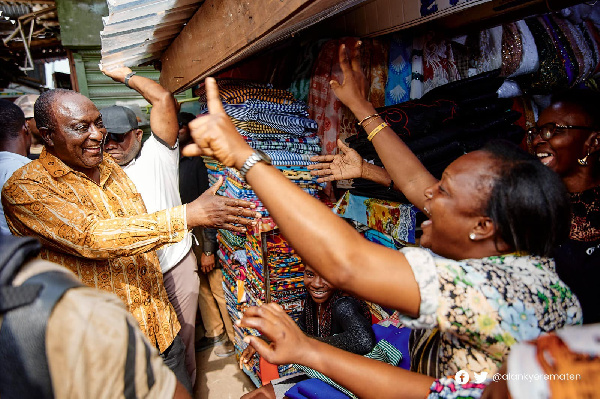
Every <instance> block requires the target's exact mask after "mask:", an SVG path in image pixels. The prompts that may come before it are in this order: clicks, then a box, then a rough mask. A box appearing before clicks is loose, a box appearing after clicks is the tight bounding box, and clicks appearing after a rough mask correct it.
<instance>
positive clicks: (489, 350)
mask: <svg viewBox="0 0 600 399" xmlns="http://www.w3.org/2000/svg"><path fill="white" fill-rule="evenodd" d="M347 58H348V57H347V54H346V48H345V47H344V46H341V47H340V63H341V67H342V71H343V72H344V81H343V82H342V83H341V84H340V83H338V82H335V81H332V82H331V85H332V87H333V89H334V90H335V93H336V95H337V96H338V97H339V98H340V100H341V101H342V102H343V103H344V104H345V105H346V106H348V107H349V108H350V110H351V111H352V112H353V113H354V115H355V116H356V117H357V119H358V120H364V119H372V120H374V123H371V124H370V125H368V126H370V127H369V129H367V131H369V132H370V135H369V136H370V138H371V139H372V142H373V144H374V146H375V148H376V150H377V151H378V153H379V155H380V158H381V159H382V161H383V163H384V165H385V167H386V169H387V170H388V172H389V173H390V176H391V177H392V178H393V180H394V182H395V184H396V185H397V186H398V187H399V188H401V189H402V191H403V192H404V194H405V195H406V197H407V198H408V199H409V200H410V201H411V202H412V203H413V204H415V205H416V206H417V207H419V208H420V209H422V210H423V211H424V212H425V214H427V215H428V216H429V220H428V221H426V222H424V223H423V224H422V228H423V235H422V237H421V244H422V245H423V246H424V247H426V248H430V249H431V250H432V251H433V252H435V253H436V254H438V255H440V256H443V258H440V257H434V256H433V255H432V254H431V253H430V252H429V251H427V250H425V249H421V248H406V249H404V250H402V251H400V252H399V251H394V250H391V249H389V248H385V247H382V246H379V245H376V244H373V243H370V242H368V241H367V240H365V239H364V238H363V237H361V236H360V235H359V234H358V233H357V232H356V231H355V230H354V229H352V228H351V227H350V226H348V225H347V224H346V223H345V222H344V221H343V220H341V219H340V218H338V217H337V216H336V215H334V214H333V213H332V212H331V211H330V209H329V208H328V207H326V206H324V205H323V204H321V203H320V202H319V201H318V200H316V199H314V198H312V197H310V196H308V195H306V194H305V193H303V192H302V190H299V189H298V188H297V187H296V186H294V185H293V184H291V183H290V182H289V181H287V179H286V178H285V177H284V176H283V175H281V173H280V172H278V171H277V170H276V169H275V168H273V167H272V166H270V165H268V162H266V160H264V159H262V158H261V160H263V161H264V162H263V161H258V162H256V156H257V154H254V150H252V148H250V147H249V146H248V145H247V144H246V142H245V141H244V140H243V138H242V137H241V136H240V135H239V134H238V133H237V131H236V130H235V127H234V126H233V125H232V124H231V122H230V121H229V119H228V118H227V115H226V114H225V112H224V110H223V109H222V106H221V102H220V99H219V95H218V89H217V86H216V82H215V81H214V80H213V79H207V82H206V87H207V96H208V105H209V112H210V114H209V115H208V116H204V117H202V118H198V119H196V120H194V121H193V122H192V123H191V124H190V127H191V129H192V136H193V137H194V141H195V145H192V146H191V147H189V148H186V149H185V150H184V153H185V154H189V155H194V154H199V153H204V154H207V155H212V156H214V157H215V158H217V159H218V160H219V161H221V162H223V163H224V164H226V165H227V166H233V167H236V168H238V169H243V170H244V172H246V173H244V174H245V176H244V177H245V179H246V180H247V181H248V183H249V184H250V185H252V188H253V189H254V191H255V192H256V194H257V195H258V197H259V198H260V199H261V201H262V202H263V203H264V204H265V206H266V207H267V208H268V209H269V212H270V213H271V215H272V216H273V218H274V219H275V221H276V222H277V224H278V226H279V228H280V230H281V232H282V234H283V235H284V236H285V237H286V238H287V240H288V241H289V242H290V243H291V244H292V246H293V247H294V249H295V250H296V251H297V252H298V253H299V254H300V256H302V258H303V259H304V260H305V261H306V262H307V263H309V264H311V265H312V266H313V267H314V269H315V270H317V271H318V272H319V274H321V275H322V276H323V277H324V278H325V279H327V280H328V281H330V282H331V283H332V284H334V285H335V286H337V287H339V288H340V289H343V290H344V291H347V292H349V293H351V294H353V295H356V296H358V297H361V298H364V299H368V300H370V301H372V302H375V303H379V304H381V305H382V306H386V307H390V308H394V309H397V310H398V311H399V312H400V313H402V314H404V315H405V316H406V317H405V320H404V322H405V323H407V324H410V325H411V327H413V328H431V329H433V330H437V336H438V337H439V338H435V337H436V335H435V333H432V334H430V335H429V336H430V337H431V339H430V340H428V341H427V342H428V343H433V346H432V347H431V348H430V349H429V350H427V351H426V352H423V354H422V358H420V359H415V360H416V361H417V362H419V363H421V362H423V363H427V358H429V359H433V358H439V359H440V361H439V362H438V364H437V365H435V367H433V368H430V371H431V372H432V374H433V375H434V376H435V377H441V376H446V375H454V374H455V373H456V372H457V371H458V370H460V369H465V370H467V371H468V372H470V373H473V372H478V373H479V372H487V373H488V374H489V375H490V376H491V375H492V373H494V372H496V371H497V370H498V367H499V365H500V364H501V362H502V361H503V360H504V358H505V357H506V355H507V353H508V351H509V348H510V346H511V345H512V344H514V343H515V342H518V341H521V340H528V339H534V338H536V337H537V336H538V335H539V334H540V333H541V332H544V331H551V330H554V329H557V328H560V327H562V326H564V325H566V324H576V323H580V322H581V309H580V306H579V302H578V301H577V299H576V297H575V296H574V295H573V294H572V293H571V292H570V290H569V289H568V287H567V286H566V285H564V283H562V281H561V280H560V279H559V278H558V276H557V275H556V273H555V271H554V268H553V262H552V260H550V259H548V258H547V256H548V254H549V253H550V251H551V249H552V248H553V247H554V246H555V245H556V243H557V242H559V241H560V240H561V239H563V238H565V237H566V236H567V235H568V231H569V199H568V196H567V193H566V190H565V188H564V186H563V185H562V184H561V182H560V179H559V178H558V176H556V174H554V173H553V172H551V171H550V170H549V169H548V168H545V167H544V166H543V165H542V164H541V163H540V162H538V161H537V160H536V159H535V158H534V157H532V156H531V155H529V154H526V153H524V152H523V151H521V150H519V149H518V148H516V147H514V146H512V145H509V144H507V143H502V142H499V143H494V144H493V145H492V146H488V147H486V148H484V149H482V150H479V151H474V152H472V153H469V154H466V155H464V156H462V157H460V158H459V159H458V160H456V161H455V162H453V163H452V164H451V165H450V166H449V167H448V168H447V169H446V170H445V172H444V174H443V176H442V179H441V180H440V181H437V180H436V179H435V178H434V177H433V176H431V174H429V172H428V171H427V170H426V169H425V168H424V167H423V165H422V164H421V163H420V162H419V161H418V159H417V158H416V157H415V156H414V154H412V152H411V151H410V150H409V149H408V148H407V147H406V146H405V145H404V143H403V142H402V141H401V140H400V139H399V138H398V136H397V135H396V134H394V132H393V131H392V130H391V129H390V128H389V127H387V126H386V125H385V124H384V123H383V121H382V120H381V119H380V118H379V117H378V116H376V115H375V116H373V114H375V109H374V108H373V106H372V105H371V103H369V102H368V101H367V100H365V97H364V93H365V92H366V91H365V89H364V86H363V82H364V76H363V74H362V71H361V68H360V62H359V61H358V60H359V58H358V48H356V49H354V51H353V56H352V60H351V61H349V60H348V59H347ZM252 160H254V162H252ZM273 187H277V190H273V189H272V188H273ZM240 325H241V326H244V327H250V328H256V329H258V330H260V331H262V332H263V334H264V335H265V336H266V337H267V338H268V339H269V340H270V344H266V343H265V341H263V340H260V339H258V338H256V337H250V336H249V337H246V338H245V339H246V340H247V342H249V343H250V344H252V345H253V346H254V347H255V348H256V350H257V351H258V352H259V353H260V355H261V356H263V357H264V358H265V359H266V360H267V361H269V362H271V363H300V364H304V365H306V366H308V367H311V368H313V369H315V370H317V371H320V372H322V373H323V374H325V375H327V376H328V377H330V378H331V379H333V380H334V381H336V382H338V383H340V384H341V385H344V386H345V387H346V388H348V389H349V390H350V391H352V392H354V393H355V394H356V395H357V396H358V397H361V398H362V397H376V398H381V397H389V396H392V395H393V396H402V397H420V398H422V397H423V396H425V395H426V394H427V392H428V390H429V389H430V388H431V389H433V385H432V384H433V382H434V381H435V380H434V378H433V377H430V376H426V375H423V374H419V373H413V372H409V371H406V370H402V369H400V368H397V367H392V366H389V365H386V364H383V363H381V362H378V361H375V360H372V359H367V358H364V357H361V356H357V355H355V354H351V353H348V352H344V351H341V350H339V349H337V348H334V347H332V346H329V345H327V344H325V343H322V342H319V341H316V340H314V339H312V338H309V337H307V336H305V335H304V334H302V333H301V331H300V330H299V329H298V327H297V326H296V325H295V324H294V322H293V320H291V319H290V318H289V317H286V314H285V312H283V310H282V309H281V308H279V307H278V306H277V305H275V304H269V305H266V306H262V307H258V308H250V309H248V310H247V311H246V314H245V315H244V317H243V318H242V320H241V323H240Z"/></svg>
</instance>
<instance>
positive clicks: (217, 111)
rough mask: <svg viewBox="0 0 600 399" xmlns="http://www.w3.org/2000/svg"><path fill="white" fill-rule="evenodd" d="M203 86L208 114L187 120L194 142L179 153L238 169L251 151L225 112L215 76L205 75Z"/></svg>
mask: <svg viewBox="0 0 600 399" xmlns="http://www.w3.org/2000/svg"><path fill="white" fill-rule="evenodd" d="M205 85H206V102H207V106H208V112H209V113H208V114H207V115H202V116H200V117H198V118H196V119H194V120H193V121H191V122H190V124H189V127H190V134H191V136H192V139H193V140H194V144H189V145H187V146H185V147H184V148H183V151H182V154H183V155H184V156H197V155H207V156H212V157H213V158H215V159H216V160H217V161H219V162H221V163H223V164H225V165H226V166H233V167H235V168H237V169H239V168H241V167H242V165H243V163H244V161H245V160H246V158H248V156H250V154H252V153H253V152H254V151H253V150H252V148H250V146H249V145H248V144H246V142H245V141H244V138H243V137H242V136H241V135H240V134H239V133H238V131H237V130H236V129H235V126H233V123H232V122H231V120H230V119H229V116H227V114H226V113H225V110H224V109H223V105H222V104H221V98H220V97H219V88H218V86H217V82H216V81H215V79H214V78H206V81H205Z"/></svg>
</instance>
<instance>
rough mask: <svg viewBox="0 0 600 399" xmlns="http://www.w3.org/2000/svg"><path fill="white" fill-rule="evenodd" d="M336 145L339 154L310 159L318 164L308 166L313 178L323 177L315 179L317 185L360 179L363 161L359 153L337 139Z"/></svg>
mask: <svg viewBox="0 0 600 399" xmlns="http://www.w3.org/2000/svg"><path fill="white" fill-rule="evenodd" d="M337 145H338V148H339V149H340V153H339V154H335V155H317V156H314V157H312V158H311V159H310V160H311V161H313V162H319V163H317V164H314V165H308V169H310V170H311V172H310V173H311V174H312V175H313V176H324V177H320V178H318V179H317V181H318V182H319V183H321V182H326V181H333V180H342V179H354V178H358V177H362V169H363V159H362V157H361V156H360V155H359V153H358V152H356V151H355V150H353V149H352V148H350V147H348V146H347V145H345V144H344V142H343V141H342V140H340V139H338V141H337Z"/></svg>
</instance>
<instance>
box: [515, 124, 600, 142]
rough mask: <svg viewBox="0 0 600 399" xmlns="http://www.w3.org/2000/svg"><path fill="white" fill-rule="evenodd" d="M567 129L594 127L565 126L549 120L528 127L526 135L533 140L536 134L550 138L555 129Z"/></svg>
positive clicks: (543, 137)
mask: <svg viewBox="0 0 600 399" xmlns="http://www.w3.org/2000/svg"><path fill="white" fill-rule="evenodd" d="M567 129H581V130H595V129H596V128H594V127H591V126H575V125H571V126H565V125H559V124H556V123H553V122H550V123H546V124H545V125H542V126H534V127H531V128H529V129H528V130H527V135H528V136H529V139H530V140H533V139H534V138H535V136H537V135H538V134H539V135H540V137H541V138H542V139H544V140H550V139H551V138H552V136H554V135H555V134H556V131H557V130H567Z"/></svg>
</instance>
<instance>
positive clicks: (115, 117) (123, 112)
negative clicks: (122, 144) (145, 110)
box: [100, 105, 138, 134]
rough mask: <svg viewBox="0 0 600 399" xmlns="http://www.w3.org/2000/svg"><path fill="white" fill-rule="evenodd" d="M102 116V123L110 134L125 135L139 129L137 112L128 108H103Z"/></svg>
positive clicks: (115, 106) (116, 106) (118, 106)
mask: <svg viewBox="0 0 600 399" xmlns="http://www.w3.org/2000/svg"><path fill="white" fill-rule="evenodd" d="M100 114H102V122H103V123H104V127H105V128H106V131H107V132H108V133H115V134H125V133H127V132H128V131H130V130H133V129H137V128H138V120H137V117H136V116H135V112H133V111H132V110H131V109H129V108H127V107H122V106H120V105H113V106H111V107H106V108H102V109H101V110H100Z"/></svg>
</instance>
